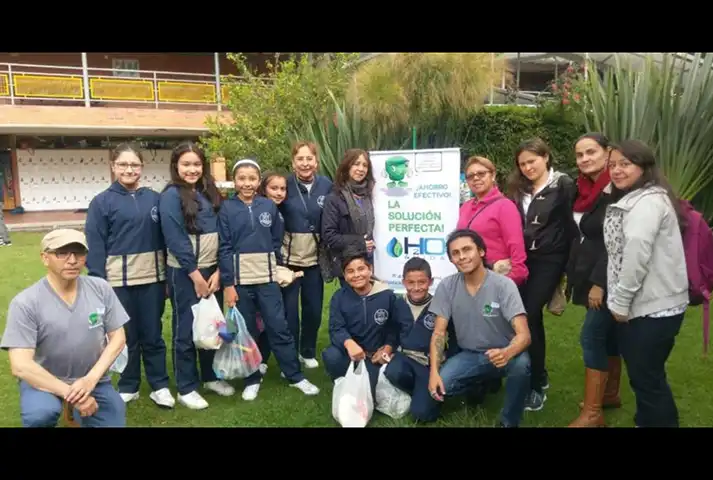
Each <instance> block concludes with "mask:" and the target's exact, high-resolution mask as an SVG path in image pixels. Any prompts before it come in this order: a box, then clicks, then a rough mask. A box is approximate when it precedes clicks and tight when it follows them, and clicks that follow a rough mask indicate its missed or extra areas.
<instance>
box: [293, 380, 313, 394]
mask: <svg viewBox="0 0 713 480" xmlns="http://www.w3.org/2000/svg"><path fill="white" fill-rule="evenodd" d="M290 386H291V387H296V388H299V389H300V390H302V393H304V394H305V395H317V394H318V393H319V388H317V386H316V385H313V384H312V383H310V381H309V380H307V379H306V378H305V379H304V380H300V381H299V382H297V383H291V384H290Z"/></svg>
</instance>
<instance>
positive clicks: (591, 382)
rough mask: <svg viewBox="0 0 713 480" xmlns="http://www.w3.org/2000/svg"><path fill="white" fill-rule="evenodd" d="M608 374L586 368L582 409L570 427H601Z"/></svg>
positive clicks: (602, 424) (603, 424)
mask: <svg viewBox="0 0 713 480" xmlns="http://www.w3.org/2000/svg"><path fill="white" fill-rule="evenodd" d="M608 375H609V373H608V372H601V371H599V370H592V369H591V368H587V369H586V370H585V374H584V407H583V408H582V411H581V412H580V414H579V417H577V418H576V419H575V420H574V421H573V422H572V423H570V424H569V426H570V427H603V426H605V423H604V415H603V413H602V398H603V397H604V388H605V385H606V382H607V376H608Z"/></svg>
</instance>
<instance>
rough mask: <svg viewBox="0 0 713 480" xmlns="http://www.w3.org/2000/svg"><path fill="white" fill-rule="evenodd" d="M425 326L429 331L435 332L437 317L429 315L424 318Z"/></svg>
mask: <svg viewBox="0 0 713 480" xmlns="http://www.w3.org/2000/svg"><path fill="white" fill-rule="evenodd" d="M423 326H424V327H426V328H427V329H429V330H433V329H434V328H435V326H436V316H435V315H434V314H432V313H427V314H426V316H425V317H423Z"/></svg>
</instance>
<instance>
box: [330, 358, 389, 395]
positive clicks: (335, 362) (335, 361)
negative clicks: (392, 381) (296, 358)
mask: <svg viewBox="0 0 713 480" xmlns="http://www.w3.org/2000/svg"><path fill="white" fill-rule="evenodd" d="M351 362H352V360H351V359H350V358H349V354H348V353H347V350H346V348H344V347H338V346H336V345H329V346H328V347H327V348H325V349H324V350H322V363H324V369H325V370H326V372H327V375H329V378H331V379H332V381H334V380H336V379H338V378H339V377H343V376H344V375H346V374H347V369H348V368H349V365H350V364H351ZM364 365H366V371H367V373H368V374H369V385H370V386H371V398H376V384H377V382H378V381H379V370H380V369H381V365H380V364H377V363H372V362H371V359H370V358H367V359H366V360H365V361H364Z"/></svg>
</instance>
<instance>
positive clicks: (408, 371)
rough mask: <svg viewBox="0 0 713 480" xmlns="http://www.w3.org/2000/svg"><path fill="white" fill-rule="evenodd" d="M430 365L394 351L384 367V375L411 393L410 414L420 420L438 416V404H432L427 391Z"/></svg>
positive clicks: (433, 418)
mask: <svg viewBox="0 0 713 480" xmlns="http://www.w3.org/2000/svg"><path fill="white" fill-rule="evenodd" d="M430 375H431V369H430V367H427V366H426V365H422V364H420V363H418V362H417V361H416V360H414V359H413V358H409V357H407V356H406V355H404V354H403V353H401V352H396V353H394V355H393V356H392V357H391V361H390V362H389V363H388V364H387V366H386V369H384V376H385V377H386V378H387V379H388V380H389V381H390V382H391V383H392V384H393V385H394V386H395V387H396V388H398V389H400V390H403V391H404V392H406V393H408V394H409V395H411V407H410V409H409V413H411V416H412V417H413V418H414V419H415V420H418V421H421V422H433V421H434V420H436V419H437V418H438V414H439V408H438V407H439V406H438V405H434V402H433V401H432V399H431V394H430V393H429V391H428V380H429V377H430Z"/></svg>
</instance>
